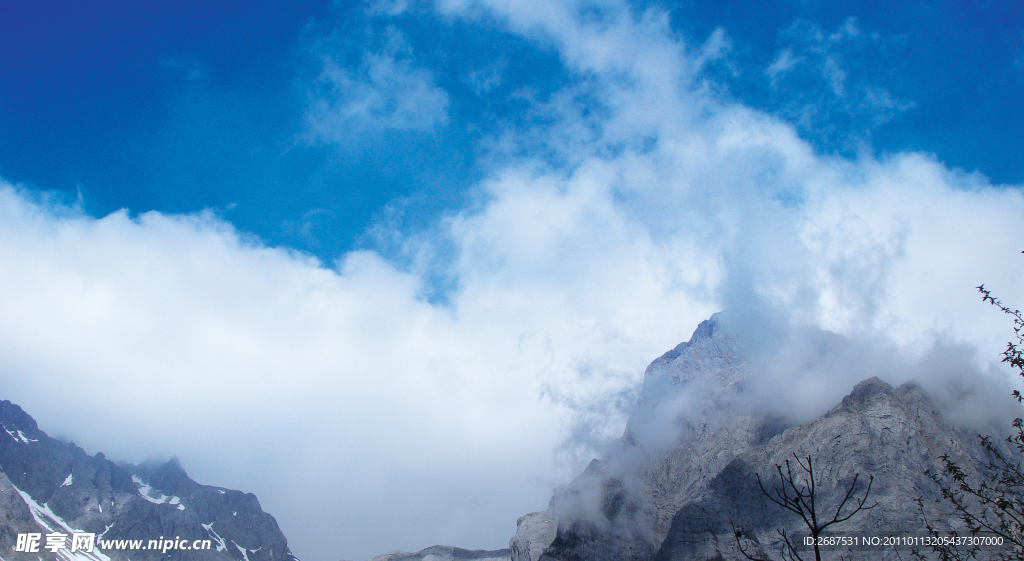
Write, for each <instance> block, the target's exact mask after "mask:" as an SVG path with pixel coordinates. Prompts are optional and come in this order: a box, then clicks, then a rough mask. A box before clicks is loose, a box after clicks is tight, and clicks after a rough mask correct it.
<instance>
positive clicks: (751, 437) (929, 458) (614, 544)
mask: <svg viewBox="0 0 1024 561" xmlns="http://www.w3.org/2000/svg"><path fill="white" fill-rule="evenodd" d="M818 339H820V341H819V343H821V344H828V342H829V341H832V340H835V339H841V337H840V336H838V335H834V334H828V333H826V334H823V335H821V336H820V337H819V338H818ZM746 352H747V349H745V348H744V347H743V346H742V345H741V343H740V342H739V341H738V339H737V338H736V337H734V336H733V335H732V334H731V333H730V331H729V329H728V326H727V325H726V324H725V322H724V321H723V319H722V317H721V316H719V315H718V314H716V315H715V316H712V317H711V318H710V319H709V320H707V321H704V322H701V324H700V325H699V326H698V327H697V329H696V330H695V331H694V333H693V335H692V337H691V338H690V340H689V341H686V342H684V343H680V344H679V345H677V346H676V347H675V348H674V349H672V350H671V351H669V352H667V353H665V354H664V355H662V356H661V357H659V358H658V359H656V360H655V361H654V362H652V363H651V365H650V366H649V367H648V368H647V371H646V373H645V376H644V382H643V388H642V390H641V393H640V397H639V400H638V403H637V406H636V408H635V409H634V411H633V413H632V414H631V416H630V419H629V421H628V423H627V429H626V432H625V434H624V436H623V439H622V441H621V442H620V443H619V444H618V445H616V446H614V447H612V449H611V450H610V451H609V453H608V454H607V455H606V456H605V457H603V458H601V459H600V460H595V461H594V462H592V463H591V464H590V466H588V468H587V470H586V471H585V472H584V473H583V474H582V475H581V476H580V477H578V478H577V479H576V480H574V481H573V482H572V483H570V484H569V485H567V486H566V487H565V488H563V489H560V490H559V491H556V493H555V495H554V496H553V498H552V500H551V505H550V507H549V509H548V510H546V511H544V512H541V513H534V514H531V515H528V516H526V517H523V518H521V519H520V523H519V531H518V532H517V534H516V536H515V537H514V538H513V539H512V542H511V544H510V545H511V557H512V559H513V561H538V560H544V561H548V560H555V559H557V560H560V561H570V560H578V561H604V560H609V561H610V560H612V559H614V560H634V561H648V560H657V561H675V560H687V561H690V560H697V561H700V560H714V559H734V558H737V559H738V558H742V555H741V554H740V552H739V551H738V550H737V549H736V538H735V536H734V530H733V525H736V526H738V527H742V528H743V529H744V538H743V539H744V540H746V543H747V545H748V546H749V547H750V548H751V551H753V552H754V553H755V554H756V555H757V556H759V557H758V558H764V559H775V558H780V557H779V556H778V551H779V547H780V545H781V542H780V539H779V537H778V533H777V530H778V529H779V528H784V529H786V530H787V531H789V532H791V533H792V532H799V531H801V530H802V529H803V528H802V527H801V524H802V522H801V521H800V520H799V519H795V518H793V517H791V516H788V515H787V513H786V512H784V511H780V510H779V508H778V507H776V506H775V505H773V504H771V503H770V502H769V501H767V499H766V498H765V497H764V495H763V493H762V492H761V490H760V488H759V487H758V484H757V477H758V476H760V477H761V478H762V480H763V481H764V482H766V484H768V485H769V486H770V485H773V484H777V481H774V480H773V479H772V477H777V476H776V475H775V474H776V470H775V466H776V465H781V464H784V463H785V462H786V461H787V460H789V461H793V460H794V458H807V457H810V458H812V460H813V461H814V462H815V466H816V469H817V470H818V471H816V473H817V474H818V477H820V480H819V481H818V485H819V489H820V492H821V500H822V504H823V505H828V504H830V503H829V501H830V500H831V498H832V497H833V496H834V495H835V493H837V492H838V493H840V496H841V493H842V492H843V490H844V489H845V488H846V487H845V486H846V485H849V483H850V482H851V481H852V479H853V477H854V476H855V475H857V474H860V476H861V478H862V479H861V481H863V479H865V478H868V477H872V478H873V482H874V483H873V487H872V493H871V495H872V500H874V501H876V502H877V503H878V507H877V508H874V509H871V510H870V511H865V513H864V515H863V516H861V517H859V518H858V519H856V520H851V521H850V522H849V523H848V524H847V526H846V527H844V528H843V529H844V530H846V531H877V530H887V531H888V530H899V531H918V530H920V529H921V528H922V522H921V519H920V513H919V512H917V511H916V504H917V503H916V502H915V501H916V499H918V498H919V497H924V498H925V499H927V500H930V501H932V502H931V503H930V504H933V505H935V506H934V508H935V509H937V510H935V512H933V513H932V514H933V515H934V516H935V519H936V520H949V519H952V518H955V517H951V513H950V512H946V511H943V510H942V509H943V508H944V507H943V506H942V503H941V501H940V500H939V498H940V497H939V495H938V491H937V489H936V486H935V484H934V482H933V481H931V479H930V478H929V477H928V476H926V475H925V473H926V472H932V473H936V472H939V471H941V466H940V461H939V459H938V458H939V457H940V456H941V455H942V454H943V453H946V452H947V451H949V450H950V449H955V450H956V451H957V457H958V458H961V459H962V460H963V462H964V465H967V466H982V465H985V457H986V455H985V451H984V450H983V449H982V448H980V446H979V445H978V443H977V439H976V438H975V437H973V436H972V435H970V434H967V433H964V432H963V431H961V430H959V429H957V428H955V427H953V426H951V425H949V424H947V423H946V422H945V421H944V420H943V419H942V416H941V415H940V414H939V413H938V411H937V410H936V409H935V407H934V406H933V405H932V403H931V402H930V401H929V399H928V396H927V394H926V393H925V392H924V391H923V390H922V389H921V388H920V387H919V386H918V385H917V384H914V383H906V384H903V385H901V386H899V387H893V386H892V385H890V384H888V383H886V382H884V381H883V380H881V379H879V378H877V377H872V378H868V379H866V380H864V381H862V382H860V383H858V384H857V385H856V386H855V387H853V388H852V391H851V392H850V393H849V395H847V396H845V397H844V398H843V399H842V400H841V401H840V403H838V404H837V405H835V406H834V407H833V408H832V409H831V410H830V411H829V412H828V413H826V414H825V415H823V416H822V417H820V418H818V419H816V420H814V421H812V422H810V423H807V424H804V425H797V426H790V427H788V428H786V427H785V426H784V425H781V426H780V425H778V424H777V422H778V420H777V419H769V418H766V416H765V415H766V414H765V413H763V412H759V411H761V410H755V409H752V408H751V407H749V406H747V405H744V404H749V403H751V402H752V400H751V399H748V398H750V397H752V396H749V395H747V394H749V392H750V391H752V390H749V389H747V390H745V389H744V386H745V385H746V384H745V383H744V382H745V381H746V380H748V379H750V377H751V376H752V375H753V373H752V372H751V366H750V362H748V360H747V359H746ZM762 358H763V357H762ZM744 392H746V393H744ZM737 396H742V398H738V397H737ZM769 429H770V430H769ZM783 429H785V430H783ZM652 435H655V436H652ZM658 435H661V436H665V435H668V436H667V440H663V441H662V442H661V443H660V444H658V443H657V442H656V440H657V438H656V436H658ZM652 443H655V444H657V445H656V446H652ZM794 465H795V464H794ZM969 469H974V468H969ZM930 508H931V507H930ZM588 509H589V510H588ZM548 540H550V541H548ZM877 554H878V552H846V558H849V559H875V558H878V557H877ZM885 555H890V553H886V554H885ZM883 557H884V555H883Z"/></svg>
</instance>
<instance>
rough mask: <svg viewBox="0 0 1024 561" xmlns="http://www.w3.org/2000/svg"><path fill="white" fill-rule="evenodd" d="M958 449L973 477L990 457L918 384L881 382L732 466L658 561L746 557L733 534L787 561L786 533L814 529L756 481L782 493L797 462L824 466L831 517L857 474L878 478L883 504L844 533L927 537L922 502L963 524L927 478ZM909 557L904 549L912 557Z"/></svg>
mask: <svg viewBox="0 0 1024 561" xmlns="http://www.w3.org/2000/svg"><path fill="white" fill-rule="evenodd" d="M951 451H952V452H953V454H954V455H956V456H957V459H958V460H959V461H960V463H961V465H964V466H967V467H968V470H969V471H973V468H972V467H971V466H979V465H983V464H984V463H985V461H986V459H987V456H986V454H985V451H984V450H983V449H981V448H980V447H979V446H978V445H977V439H976V438H973V437H971V436H970V435H967V434H964V433H962V432H961V431H959V430H957V429H955V428H953V427H951V426H949V425H947V424H946V423H944V422H943V421H942V418H941V417H940V416H939V414H938V412H936V411H935V410H934V408H933V407H932V406H931V403H930V402H929V401H928V399H927V397H926V396H925V395H924V394H923V393H922V392H921V391H920V389H919V388H918V387H917V386H915V385H913V384H905V385H903V386H900V387H898V388H893V387H892V386H890V385H888V384H886V383H885V382H882V381H881V380H878V379H877V378H872V379H869V380H866V381H864V382H861V383H860V384H858V385H857V386H856V387H855V388H854V390H853V392H852V393H851V394H850V395H848V396H847V397H845V398H844V399H843V401H842V403H840V404H839V405H837V406H836V407H835V408H834V409H832V410H831V411H830V412H829V413H827V414H826V415H825V416H823V417H822V418H820V419H818V420H816V421H814V422H813V423H810V424H808V425H805V426H800V427H793V428H790V429H788V430H786V431H785V432H784V433H782V434H781V435H778V436H776V437H775V438H773V439H771V441H769V442H768V443H767V444H766V445H763V446H758V447H756V448H754V449H751V450H750V451H748V452H747V453H745V454H744V455H743V456H742V457H740V458H737V459H735V460H734V461H733V462H731V463H730V464H729V466H727V467H726V469H724V470H722V472H720V473H719V474H718V475H717V476H716V477H715V479H714V480H713V481H712V482H711V484H710V485H708V487H707V489H706V491H705V492H704V493H703V494H702V496H701V497H700V498H698V499H697V500H694V501H691V502H689V503H688V504H686V505H684V507H683V508H681V509H680V510H679V512H678V513H676V515H675V516H674V517H673V520H672V525H671V528H670V530H669V532H668V536H667V537H666V539H665V541H664V542H663V544H662V546H661V548H660V550H659V552H658V554H657V555H656V556H655V558H656V559H657V560H659V561H662V560H663V561H669V560H677V559H679V560H682V559H686V560H711V559H720V558H725V559H734V558H742V555H741V554H740V552H739V551H738V550H737V541H736V539H735V538H734V529H733V528H734V526H735V528H737V529H740V530H741V531H742V533H743V542H744V544H745V545H744V547H745V548H746V547H750V548H751V549H752V550H753V551H758V552H763V553H764V554H765V555H766V556H767V557H766V558H781V553H780V552H781V548H782V547H783V545H784V544H783V542H782V539H781V537H780V536H779V534H778V530H779V529H785V530H786V531H787V532H788V533H789V534H794V533H798V532H803V533H806V527H805V526H804V525H803V523H802V522H801V521H800V520H799V519H797V518H796V516H795V515H791V514H789V513H787V512H785V511H784V510H782V509H781V508H779V507H778V506H776V505H774V504H772V503H770V502H769V501H768V500H767V499H766V498H765V496H764V494H763V493H762V492H761V490H760V488H759V487H758V485H757V479H756V478H757V475H760V477H761V480H762V482H763V483H764V486H765V487H766V489H768V490H772V489H776V488H778V486H779V484H780V482H779V478H778V475H777V472H776V471H775V466H776V465H785V462H786V461H787V460H789V461H790V462H791V465H793V466H794V468H795V467H796V464H795V457H800V458H804V457H806V456H810V457H811V458H812V461H813V465H814V467H815V479H816V482H817V483H818V497H819V501H818V504H819V507H820V510H821V511H822V513H823V514H828V515H829V516H831V514H832V513H834V511H835V508H836V507H837V506H838V505H839V503H840V501H841V500H842V494H843V493H844V492H845V491H846V489H848V488H849V485H850V484H851V482H852V480H853V477H854V476H855V474H860V480H861V486H860V488H861V489H863V488H864V486H863V484H864V483H865V479H866V478H867V477H868V476H869V475H870V476H872V477H873V478H874V481H873V483H872V487H871V494H870V497H869V500H868V503H869V504H872V503H873V504H875V505H876V506H874V507H873V508H871V509H870V510H864V511H861V512H860V513H858V514H857V515H856V516H855V517H853V518H851V519H850V520H848V521H846V522H844V523H842V524H841V525H837V526H835V527H834V529H835V530H837V531H841V532H868V533H871V534H874V535H879V536H884V535H892V534H894V533H895V534H900V533H906V532H916V533H918V534H921V533H923V529H924V521H923V520H922V518H921V514H920V512H919V509H918V507H917V504H916V503H915V500H916V499H917V498H918V497H921V498H923V499H924V501H925V503H926V504H927V505H929V508H928V510H929V511H930V515H929V518H930V519H932V520H933V522H934V521H945V520H949V519H950V518H955V515H954V513H953V512H952V511H951V510H950V509H949V508H948V507H945V506H944V504H943V503H942V501H940V500H939V498H940V497H939V493H938V489H937V487H936V485H935V484H934V482H932V481H931V480H930V479H929V478H927V477H926V476H925V475H924V474H925V472H926V471H931V472H936V473H937V472H941V468H942V466H941V461H940V460H939V456H941V455H942V454H943V453H946V452H951ZM838 554H839V552H834V555H838ZM842 554H843V555H844V556H845V558H847V559H883V558H892V559H895V558H896V554H895V552H893V551H888V550H879V549H876V550H864V551H844V552H842ZM907 555H908V552H907V551H904V552H903V557H906V556H907Z"/></svg>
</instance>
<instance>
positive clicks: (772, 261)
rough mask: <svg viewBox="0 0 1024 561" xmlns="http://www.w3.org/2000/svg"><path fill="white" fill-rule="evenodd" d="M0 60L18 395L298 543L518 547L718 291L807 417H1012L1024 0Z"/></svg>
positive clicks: (243, 30)
mask: <svg viewBox="0 0 1024 561" xmlns="http://www.w3.org/2000/svg"><path fill="white" fill-rule="evenodd" d="M0 52H2V53H3V56H0V397H2V398H4V399H10V400H12V401H14V402H16V403H18V404H20V405H21V406H23V407H24V408H25V409H26V410H27V411H28V412H29V413H31V414H32V415H33V416H34V417H35V418H36V419H37V420H38V422H39V424H40V426H41V428H43V429H44V430H46V431H48V432H49V433H50V434H52V435H55V436H58V437H61V438H66V439H69V440H74V441H75V442H76V443H78V444H79V445H81V446H83V447H84V448H85V449H86V450H87V451H88V452H89V453H95V452H98V451H103V452H104V453H106V455H107V456H108V457H110V458H115V459H119V460H126V461H143V460H147V459H150V458H168V457H170V456H174V455H176V456H178V457H179V458H180V460H181V463H182V464H183V466H184V467H185V469H186V470H187V471H188V472H189V473H190V475H192V477H194V478H195V479H196V480H198V481H200V482H203V483H209V484H216V485H222V486H226V487H231V488H237V489H243V490H245V491H251V492H254V493H256V494H257V496H259V498H260V501H261V504H262V505H263V507H264V508H265V509H266V510H267V511H268V512H271V513H272V514H273V515H274V516H275V517H276V518H277V520H278V521H279V523H280V525H281V527H282V529H283V530H284V532H285V534H286V535H287V536H288V539H289V543H290V545H291V546H292V549H293V551H294V552H295V553H296V554H297V555H298V556H299V557H300V558H301V559H303V561H337V559H339V558H344V559H365V558H368V557H370V556H372V555H375V554H379V553H383V552H386V551H390V550H392V549H396V548H400V549H405V550H410V551H415V550H418V549H421V548H423V547H426V546H429V545H431V544H435V543H448V544H453V545H459V546H461V547H466V548H486V549H498V548H502V547H505V546H506V545H507V543H508V539H509V537H511V535H512V534H513V533H514V531H515V521H516V518H517V517H518V516H521V515H523V514H525V513H527V512H530V511H537V510H542V509H544V508H545V507H546V506H547V502H548V499H549V498H550V496H551V492H552V490H553V489H554V488H556V487H557V486H559V485H562V484H564V483H565V482H566V481H568V480H569V478H571V477H572V476H573V475H574V474H576V473H578V472H579V470H581V469H582V468H583V467H584V466H585V465H586V464H587V463H588V462H589V461H590V460H591V458H593V457H594V456H595V455H599V454H600V453H601V451H602V450H603V449H604V448H605V447H606V446H607V445H608V443H609V442H611V441H613V440H614V439H615V438H617V437H618V436H620V435H621V434H622V430H623V427H624V423H625V419H626V417H627V415H628V414H629V411H630V408H631V406H632V403H633V399H634V398H635V396H636V391H637V388H638V387H639V384H640V383H641V381H642V377H643V371H644V367H645V366H646V365H647V364H648V363H650V361H651V360H653V359H654V358H656V357H658V356H659V355H661V354H662V353H663V352H665V351H666V350H668V349H670V348H672V347H674V346H675V345H676V344H678V343H679V342H680V341H683V340H686V339H688V338H689V336H690V333H691V332H692V331H693V329H694V328H695V327H696V326H697V324H698V323H699V322H700V321H701V320H703V319H706V318H707V317H709V316H710V315H711V314H712V313H714V312H716V311H719V310H723V309H727V310H730V311H732V312H733V313H735V314H737V316H744V315H746V316H748V317H749V318H750V319H751V321H750V322H749V325H754V326H761V327H763V331H764V334H765V335H766V336H767V337H768V338H769V339H771V340H772V341H775V342H779V341H782V342H783V343H785V344H783V343H779V344H780V345H781V347H780V348H783V349H786V351H785V352H786V353H787V354H786V355H785V356H782V355H779V356H777V357H775V358H778V359H779V360H778V364H782V365H788V366H786V368H781V367H780V368H776V369H774V370H773V369H770V368H769V369H765V370H764V371H763V372H759V374H758V375H759V376H761V378H762V379H759V380H758V381H757V382H756V383H755V385H758V384H759V386H758V387H761V388H762V390H763V391H764V394H765V395H764V396H763V400H764V402H765V403H769V404H773V405H774V406H776V407H778V408H779V411H780V413H785V414H787V415H791V416H792V420H793V421H794V422H798V421H801V420H807V419H809V418H811V417H812V416H814V415H818V414H820V413H822V412H823V411H825V410H827V409H828V408H829V407H831V406H832V405H833V404H834V403H835V402H836V401H838V399H839V398H840V397H841V396H842V395H845V394H846V393H847V392H848V391H849V389H850V388H852V386H853V385H854V384H855V383H856V382H858V381H860V380H861V379H863V378H865V377H867V376H868V375H871V374H874V375H878V376H880V377H882V378H883V379H886V380H887V381H890V382H893V383H898V382H901V381H902V380H905V379H908V378H914V379H917V380H919V381H920V382H921V383H922V384H924V385H925V387H927V388H929V391H931V392H932V395H933V396H934V398H935V399H936V401H937V403H938V404H939V406H940V407H943V408H944V410H945V411H946V413H947V414H949V415H950V416H951V417H952V418H955V419H958V420H960V421H963V422H964V423H967V424H968V426H970V427H972V428H978V430H982V429H983V427H988V426H992V425H990V424H986V423H992V422H996V421H995V420H994V419H995V417H998V416H999V415H1001V414H1002V413H1001V412H1000V411H999V410H996V409H993V408H992V407H991V406H990V405H989V403H990V402H991V396H992V395H993V392H995V393H1000V392H1002V393H1006V392H1004V391H1003V390H1004V389H1006V387H1007V383H1008V380H1010V381H1012V379H1011V378H1008V373H1007V371H1006V370H1005V369H1004V368H1002V367H1001V366H1000V365H999V362H998V358H999V352H1000V351H1001V350H1002V349H1003V348H1004V346H1005V341H1006V337H1007V334H1008V333H1009V332H1010V331H1009V329H1010V327H1009V326H1008V325H1007V324H1006V323H1005V321H1004V318H1003V317H1001V316H1000V314H998V313H995V312H994V310H992V309H990V307H988V306H984V305H982V303H981V302H980V300H979V298H978V295H977V293H976V291H975V288H974V287H976V286H978V285H979V284H982V283H985V284H986V285H988V286H989V287H990V288H992V289H993V290H994V291H995V293H996V294H999V295H1002V296H1003V297H1004V299H1005V300H1006V301H1008V302H1011V303H1012V304H1013V305H1020V302H1021V301H1022V300H1024V297H1015V295H1020V294H1024V275H1022V274H1021V273H1022V266H1024V262H1021V261H1020V259H1021V258H1020V251H1021V249H1024V232H1022V231H1021V229H1020V223H1021V216H1022V215H1024V194H1022V192H1021V187H1022V183H1024V158H1021V157H1020V146H1021V144H1022V143H1021V133H1020V131H1021V130H1022V125H1024V111H1022V110H1021V108H1020V106H1019V100H1020V99H1021V97H1022V95H1021V94H1022V92H1024V15H1022V13H1021V5H1020V3H1019V2H1010V1H1007V2H973V3H963V2H902V3H897V4H893V3H877V4H876V3H854V2H813V1H784V0H780V1H774V2H704V3H700V2H681V3H678V4H666V3H658V2H640V3H629V2H625V1H622V0H597V1H590V0H522V1H520V2H503V1H501V0H434V1H432V2H425V3H420V2H412V1H405V0H379V1H373V2H366V3H326V2H313V1H298V2H288V3H285V2H266V1H257V2H248V3H244V4H243V3H237V4H230V3H220V4H217V5H209V4H205V3H204V4H200V3H189V2H181V1H178V2H143V3H138V2H78V1H68V2H57V1H51V0H48V1H44V2H20V3H14V2H7V3H3V4H2V5H0ZM734 317H735V316H734ZM754 320H756V321H754ZM744 325H747V323H744ZM807 328H823V329H828V330H831V331H834V332H837V333H839V334H842V335H844V336H845V337H847V338H849V340H851V341H854V343H855V345H856V346H855V347H851V348H856V349H859V350H858V354H857V356H858V357H859V358H860V359H862V362H857V361H845V362H844V363H843V364H833V363H831V362H829V360H831V359H828V356H838V354H836V353H833V354H832V355H829V354H828V353H825V354H824V355H821V354H820V353H818V354H816V353H817V351H816V350H815V349H812V348H808V346H807V345H801V341H799V340H793V339H794V338H796V339H798V337H797V336H795V335H791V334H797V333H803V332H806V329H807ZM773 344H775V343H773ZM769 347H770V346H769ZM769 347H766V348H769ZM865 349H867V350H865ZM872 351H875V352H876V354H872ZM766 352H767V351H766ZM773 352H774V351H773ZM778 352H780V353H781V352H782V351H778ZM839 354H841V353H839ZM997 386H998V387H1000V388H1003V389H998V390H993V389H992V388H994V387H997ZM1006 391H1008V390H1006ZM1001 426H1005V423H1003V424H1002V425H1001ZM254 466H257V467H256V468H254Z"/></svg>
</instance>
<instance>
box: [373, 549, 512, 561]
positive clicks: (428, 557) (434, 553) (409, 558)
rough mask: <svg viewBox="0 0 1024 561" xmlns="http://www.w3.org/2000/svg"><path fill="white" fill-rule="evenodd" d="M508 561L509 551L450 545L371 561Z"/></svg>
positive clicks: (378, 557) (389, 554)
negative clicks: (470, 548)
mask: <svg viewBox="0 0 1024 561" xmlns="http://www.w3.org/2000/svg"><path fill="white" fill-rule="evenodd" d="M463 560H465V561H508V560H509V550H507V549H498V550H494V551H488V550H484V549H474V550H468V549H460V548H458V547H452V546H449V545H435V546H431V547H428V548H426V549H422V550H420V551H417V552H415V553H409V552H407V551H392V552H391V553H385V554H384V555H378V556H376V557H373V558H371V559H369V561H463Z"/></svg>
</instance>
